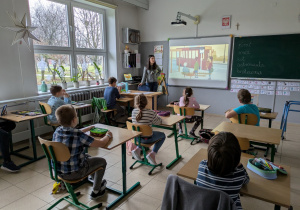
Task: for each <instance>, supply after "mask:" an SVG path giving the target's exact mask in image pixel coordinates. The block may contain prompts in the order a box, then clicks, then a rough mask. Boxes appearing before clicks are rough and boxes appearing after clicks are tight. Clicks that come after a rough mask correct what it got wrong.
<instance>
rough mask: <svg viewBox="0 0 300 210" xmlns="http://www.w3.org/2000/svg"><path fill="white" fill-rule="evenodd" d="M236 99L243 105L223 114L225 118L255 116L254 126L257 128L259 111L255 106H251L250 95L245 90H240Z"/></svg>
mask: <svg viewBox="0 0 300 210" xmlns="http://www.w3.org/2000/svg"><path fill="white" fill-rule="evenodd" d="M237 97H238V99H239V102H240V103H241V104H243V105H242V106H239V107H237V108H235V109H233V110H230V111H227V112H226V113H225V117H226V118H232V117H234V116H236V115H238V114H255V115H256V116H257V124H256V126H259V122H260V116H259V110H258V108H257V106H256V105H255V104H251V93H250V92H249V91H248V90H246V89H240V90H239V92H238V94H237Z"/></svg>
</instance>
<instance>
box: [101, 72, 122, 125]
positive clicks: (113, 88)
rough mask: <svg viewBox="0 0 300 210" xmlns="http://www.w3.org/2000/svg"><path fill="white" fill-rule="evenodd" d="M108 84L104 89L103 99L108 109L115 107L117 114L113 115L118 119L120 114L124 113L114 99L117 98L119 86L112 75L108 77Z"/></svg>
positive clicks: (119, 90)
mask: <svg viewBox="0 0 300 210" xmlns="http://www.w3.org/2000/svg"><path fill="white" fill-rule="evenodd" d="M108 84H109V86H108V87H107V88H105V90H104V99H105V100H106V104H107V108H108V109H116V110H117V114H116V115H115V119H119V118H120V117H121V116H122V115H124V114H125V111H124V109H123V108H122V107H121V106H120V105H119V104H118V103H117V101H116V99H119V98H120V97H121V96H120V93H121V88H122V87H117V79H116V78H114V77H110V78H109V79H108Z"/></svg>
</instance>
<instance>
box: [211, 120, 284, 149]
mask: <svg viewBox="0 0 300 210" xmlns="http://www.w3.org/2000/svg"><path fill="white" fill-rule="evenodd" d="M215 131H220V132H221V131H227V132H231V133H233V134H234V135H235V136H236V137H240V138H247V139H249V140H251V141H256V142H261V143H267V144H276V145H279V144H280V140H281V130H280V129H275V128H267V127H259V126H254V125H244V124H236V123H230V122H222V123H221V124H219V125H218V126H217V127H216V128H215V129H213V132H215Z"/></svg>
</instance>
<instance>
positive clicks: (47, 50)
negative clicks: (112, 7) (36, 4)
mask: <svg viewBox="0 0 300 210" xmlns="http://www.w3.org/2000/svg"><path fill="white" fill-rule="evenodd" d="M47 1H50V2H54V3H59V4H64V5H65V6H66V8H67V24H68V27H69V28H68V39H69V47H63V46H62V47H61V46H47V45H33V49H34V54H43V53H44V54H67V55H70V74H71V77H73V76H74V75H76V74H77V73H78V69H77V55H95V56H103V65H102V66H103V70H104V71H103V78H104V79H107V77H106V75H107V52H108V51H107V28H106V11H105V9H102V8H99V7H97V5H95V6H94V7H93V6H91V5H88V4H83V3H79V2H74V1H71V0H47ZM29 3H30V2H29ZM74 7H75V8H79V9H85V10H90V11H93V12H96V13H99V14H101V15H102V21H103V22H102V32H103V33H102V36H103V49H91V48H77V47H76V37H75V17H74V10H73V8H74ZM34 62H35V61H34Z"/></svg>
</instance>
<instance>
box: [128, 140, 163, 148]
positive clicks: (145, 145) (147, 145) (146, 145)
mask: <svg viewBox="0 0 300 210" xmlns="http://www.w3.org/2000/svg"><path fill="white" fill-rule="evenodd" d="M158 141H160V140H157V141H155V142H153V143H150V144H143V143H141V146H142V147H148V148H149V147H151V146H152V145H153V144H155V143H156V142H158ZM131 142H132V143H134V139H132V140H131Z"/></svg>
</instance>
